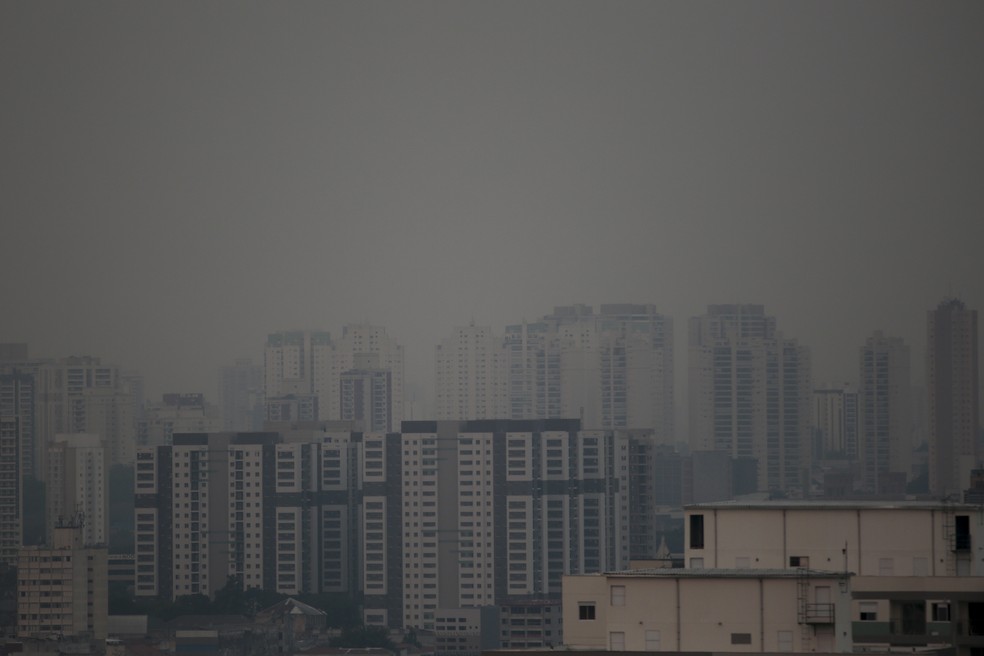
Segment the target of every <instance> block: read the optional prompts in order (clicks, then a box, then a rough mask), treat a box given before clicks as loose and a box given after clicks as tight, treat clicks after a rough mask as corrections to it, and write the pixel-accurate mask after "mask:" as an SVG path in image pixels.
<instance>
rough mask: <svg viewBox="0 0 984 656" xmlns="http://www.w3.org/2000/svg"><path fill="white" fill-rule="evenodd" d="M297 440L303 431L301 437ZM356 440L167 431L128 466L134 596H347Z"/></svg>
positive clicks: (352, 566)
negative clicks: (233, 592)
mask: <svg viewBox="0 0 984 656" xmlns="http://www.w3.org/2000/svg"><path fill="white" fill-rule="evenodd" d="M301 433H304V431H301ZM359 439H360V434H349V433H344V432H343V433H325V432H323V431H319V430H314V429H312V430H311V431H309V432H308V434H306V435H300V434H299V435H294V436H293V437H291V438H290V439H285V438H284V437H283V436H282V435H281V434H279V433H186V434H175V435H174V436H173V438H172V442H173V443H172V444H170V445H162V446H158V447H149V448H142V449H140V450H139V451H138V453H137V466H136V477H135V478H136V480H135V488H136V489H135V492H136V508H135V519H136V532H135V533H136V535H135V538H136V558H137V563H136V566H137V581H136V594H137V595H138V596H162V597H165V598H171V599H173V598H175V597H178V596H181V595H186V594H206V595H214V594H215V592H216V591H218V590H219V589H221V588H222V587H223V586H224V585H226V582H227V581H228V579H229V577H233V578H234V579H235V580H236V581H238V583H239V585H240V586H241V587H242V588H244V589H248V588H263V589H265V590H273V591H276V592H280V593H283V594H299V593H308V592H310V593H316V592H353V591H355V590H356V587H355V586H356V585H357V581H356V579H355V573H356V572H357V571H358V566H357V562H358V560H357V559H358V557H359V550H358V547H357V542H356V540H357V539H358V531H357V529H356V526H357V525H356V524H355V518H356V514H357V502H358V495H359V489H358V481H357V480H356V476H355V474H356V471H357V470H356V463H357V462H358V455H357V453H358V452H357V447H358V440H359Z"/></svg>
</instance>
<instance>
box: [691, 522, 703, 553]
mask: <svg viewBox="0 0 984 656" xmlns="http://www.w3.org/2000/svg"><path fill="white" fill-rule="evenodd" d="M690 548H691V549H703V548H704V516H703V515H691V516H690Z"/></svg>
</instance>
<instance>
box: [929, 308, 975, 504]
mask: <svg viewBox="0 0 984 656" xmlns="http://www.w3.org/2000/svg"><path fill="white" fill-rule="evenodd" d="M926 324H927V325H926V353H927V358H928V365H927V370H926V371H927V385H928V393H929V421H930V423H929V491H930V493H932V494H934V495H937V496H946V495H952V494H960V493H961V492H963V490H964V489H965V488H967V487H969V485H970V471H971V470H972V469H974V468H975V467H977V466H979V463H980V460H981V454H980V453H979V447H978V431H979V428H980V415H979V412H980V411H979V406H978V404H979V397H978V394H979V389H978V376H979V373H978V366H979V363H978V355H977V311H976V310H969V309H967V306H966V305H965V304H964V303H963V301H960V300H958V299H947V300H945V301H943V302H942V303H940V304H939V306H937V308H936V309H935V310H930V311H929V312H928V313H927V322H926Z"/></svg>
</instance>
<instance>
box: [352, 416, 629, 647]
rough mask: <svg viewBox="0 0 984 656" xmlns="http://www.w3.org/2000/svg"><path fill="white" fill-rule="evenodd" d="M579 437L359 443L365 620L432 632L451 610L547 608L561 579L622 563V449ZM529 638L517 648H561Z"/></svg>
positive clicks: (568, 427) (476, 427)
mask: <svg viewBox="0 0 984 656" xmlns="http://www.w3.org/2000/svg"><path fill="white" fill-rule="evenodd" d="M578 428H579V423H578V422H577V421H576V420H569V419H557V420H523V421H520V420H515V421H513V420H476V421H462V422H456V421H438V422H435V421H414V422H404V424H403V432H402V433H401V434H390V435H367V436H365V458H364V461H363V472H362V476H363V480H364V482H365V490H364V494H365V496H364V511H363V512H364V520H363V522H362V525H363V526H364V541H365V547H364V549H365V564H364V581H365V598H364V606H365V621H366V623H368V624H381V625H388V626H391V627H402V628H404V629H406V628H411V627H414V628H418V629H424V630H432V629H434V626H435V621H436V618H437V617H438V616H441V615H443V616H450V615H453V609H456V608H480V607H486V606H500V605H503V604H511V605H517V604H518V605H522V604H523V603H524V602H527V601H537V602H541V603H546V604H548V605H549V604H552V605H553V606H554V607H557V606H559V603H560V595H561V579H562V577H563V575H564V574H569V573H572V572H598V571H603V570H606V569H614V568H622V567H625V566H627V564H628V556H629V540H628V533H629V527H628V514H629V510H628V489H629V488H628V485H629V474H628V439H627V438H625V437H624V436H617V435H615V434H613V433H611V432H607V431H580V430H578ZM393 553H401V554H402V561H399V562H397V561H394V560H393V558H392V557H391V554H393ZM517 612H518V611H517ZM537 612H538V613H540V614H543V615H544V616H549V614H550V613H549V609H545V610H544V609H540V610H537ZM486 629H487V627H486ZM502 630H503V631H506V632H507V635H506V636H505V637H504V638H503V644H504V645H506V646H508V645H510V644H513V643H512V642H511V640H512V639H511V637H510V636H512V635H513V634H511V633H509V629H508V627H503V628H502ZM528 632H529V629H523V637H522V639H521V640H519V642H522V643H523V646H524V647H529V646H543V645H546V644H557V641H559V637H560V636H559V631H558V632H555V633H552V634H547V633H546V632H540V633H539V636H540V638H541V639H542V640H549V641H548V642H543V641H540V642H537V641H535V640H532V639H531V638H529V636H528V635H526V634H527V633H528ZM516 637H518V633H517V634H516Z"/></svg>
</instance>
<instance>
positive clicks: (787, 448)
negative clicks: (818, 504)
mask: <svg viewBox="0 0 984 656" xmlns="http://www.w3.org/2000/svg"><path fill="white" fill-rule="evenodd" d="M811 390H812V383H811V379H810V353H809V350H808V349H807V348H806V347H804V346H802V345H800V344H798V343H797V342H796V341H795V340H791V339H786V338H785V337H783V335H782V334H781V333H780V332H779V331H778V330H777V329H776V320H775V317H770V316H768V315H766V314H765V308H764V307H763V306H761V305H710V306H708V309H707V313H706V314H704V315H703V316H700V317H694V318H693V319H691V321H690V430H691V447H692V448H693V449H694V450H708V451H710V450H715V451H726V452H728V453H730V454H731V455H732V457H734V458H743V459H744V458H754V459H755V460H756V461H757V463H758V464H757V466H758V489H759V490H760V491H782V492H785V493H787V494H791V495H802V494H805V493H807V492H808V489H807V482H808V478H807V475H808V472H809V468H810V462H811V449H810V444H811V431H810V426H811V413H810V402H811Z"/></svg>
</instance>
